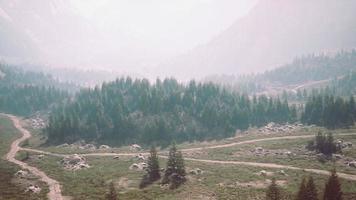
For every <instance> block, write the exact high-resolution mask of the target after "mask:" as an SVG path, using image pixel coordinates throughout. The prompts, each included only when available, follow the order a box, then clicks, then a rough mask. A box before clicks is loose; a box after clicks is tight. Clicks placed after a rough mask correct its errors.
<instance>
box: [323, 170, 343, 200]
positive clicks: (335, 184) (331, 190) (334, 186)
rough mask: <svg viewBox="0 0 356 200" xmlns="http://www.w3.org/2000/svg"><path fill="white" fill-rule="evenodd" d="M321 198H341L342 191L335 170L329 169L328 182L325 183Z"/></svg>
mask: <svg viewBox="0 0 356 200" xmlns="http://www.w3.org/2000/svg"><path fill="white" fill-rule="evenodd" d="M323 200H342V191H341V184H340V181H339V177H338V176H337V174H336V170H335V169H333V170H332V171H331V175H330V177H329V180H328V182H327V183H326V184H325V189H324V196H323Z"/></svg>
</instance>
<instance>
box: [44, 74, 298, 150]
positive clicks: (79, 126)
mask: <svg viewBox="0 0 356 200" xmlns="http://www.w3.org/2000/svg"><path fill="white" fill-rule="evenodd" d="M293 120H295V118H294V117H293V114H292V111H291V109H290V108H289V106H288V102H287V101H281V100H280V99H270V98H268V97H266V96H259V97H258V98H257V97H255V98H254V100H253V101H251V100H250V99H249V97H248V96H246V95H240V94H237V93H234V92H231V91H228V90H226V89H222V88H220V87H219V86H217V85H214V84H212V83H205V84H202V83H196V82H195V81H191V82H190V83H189V84H187V85H183V84H179V83H178V82H177V81H176V80H175V79H165V80H164V81H161V80H159V79H158V80H157V81H156V83H155V84H150V83H149V81H148V80H145V79H142V80H139V79H137V80H132V79H131V78H129V77H127V78H121V79H117V80H116V81H114V82H111V83H104V84H103V85H102V86H101V87H96V88H94V89H85V90H82V91H81V92H79V93H78V94H77V95H76V97H75V98H74V100H73V101H70V102H65V103H63V105H61V106H59V107H58V108H57V109H55V110H54V111H53V112H52V115H51V117H50V120H49V125H48V127H47V130H46V132H47V133H48V136H49V141H51V142H53V143H63V142H67V143H71V142H74V141H76V140H79V139H84V140H87V141H97V142H101V143H108V144H111V145H127V144H131V143H140V144H145V145H147V146H149V145H152V144H156V145H161V146H168V145H169V144H170V143H171V142H172V141H177V142H184V141H194V140H207V139H208V140H209V139H219V138H225V137H231V136H233V135H234V134H235V131H236V129H241V130H244V129H247V128H248V127H249V126H262V125H265V124H267V123H268V122H271V121H274V122H277V123H285V122H291V121H293Z"/></svg>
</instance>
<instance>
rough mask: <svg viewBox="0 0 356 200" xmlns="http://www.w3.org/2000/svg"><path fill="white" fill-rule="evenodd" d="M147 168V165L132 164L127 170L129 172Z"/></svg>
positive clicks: (142, 163)
mask: <svg viewBox="0 0 356 200" xmlns="http://www.w3.org/2000/svg"><path fill="white" fill-rule="evenodd" d="M147 167H148V165H147V163H144V162H141V163H133V164H132V165H131V166H130V167H129V169H130V170H145V169H146V168H147Z"/></svg>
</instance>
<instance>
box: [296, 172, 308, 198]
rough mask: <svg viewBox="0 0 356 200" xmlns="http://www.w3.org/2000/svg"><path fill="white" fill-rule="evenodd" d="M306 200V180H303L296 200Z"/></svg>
mask: <svg viewBox="0 0 356 200" xmlns="http://www.w3.org/2000/svg"><path fill="white" fill-rule="evenodd" d="M305 199H306V180H305V177H304V178H303V180H302V182H301V183H300V186H299V191H298V194H297V197H296V200H305Z"/></svg>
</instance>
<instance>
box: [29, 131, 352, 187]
mask: <svg viewBox="0 0 356 200" xmlns="http://www.w3.org/2000/svg"><path fill="white" fill-rule="evenodd" d="M338 135H339V136H349V135H356V134H355V133H347V134H338ZM311 137H314V135H301V136H283V137H273V138H263V139H255V140H247V141H242V142H234V143H229V144H223V145H216V146H210V147H205V148H204V147H203V148H200V147H199V148H190V149H182V151H197V150H205V149H216V148H226V147H231V146H235V145H239V144H250V143H255V142H263V141H275V140H285V139H300V138H311ZM23 150H25V151H31V152H35V153H40V154H45V155H51V156H56V157H65V156H68V154H57V153H51V152H46V151H41V150H36V149H27V148H23ZM159 153H162V152H159ZM142 154H143V155H148V154H149V153H142ZM80 155H81V156H98V157H100V156H135V155H137V153H88V154H80ZM159 157H161V158H165V159H166V158H168V157H167V156H163V155H159ZM184 159H185V160H189V161H193V162H202V163H209V164H223V165H224V164H227V165H243V166H251V167H262V168H272V169H289V170H299V171H306V172H311V173H315V174H320V175H329V174H330V172H329V171H327V170H320V169H304V168H300V167H294V166H290V165H280V164H275V163H259V162H243V161H223V160H207V159H197V158H187V157H185V158H184ZM338 175H339V177H340V178H343V179H346V180H351V181H356V175H353V174H346V173H338Z"/></svg>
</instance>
